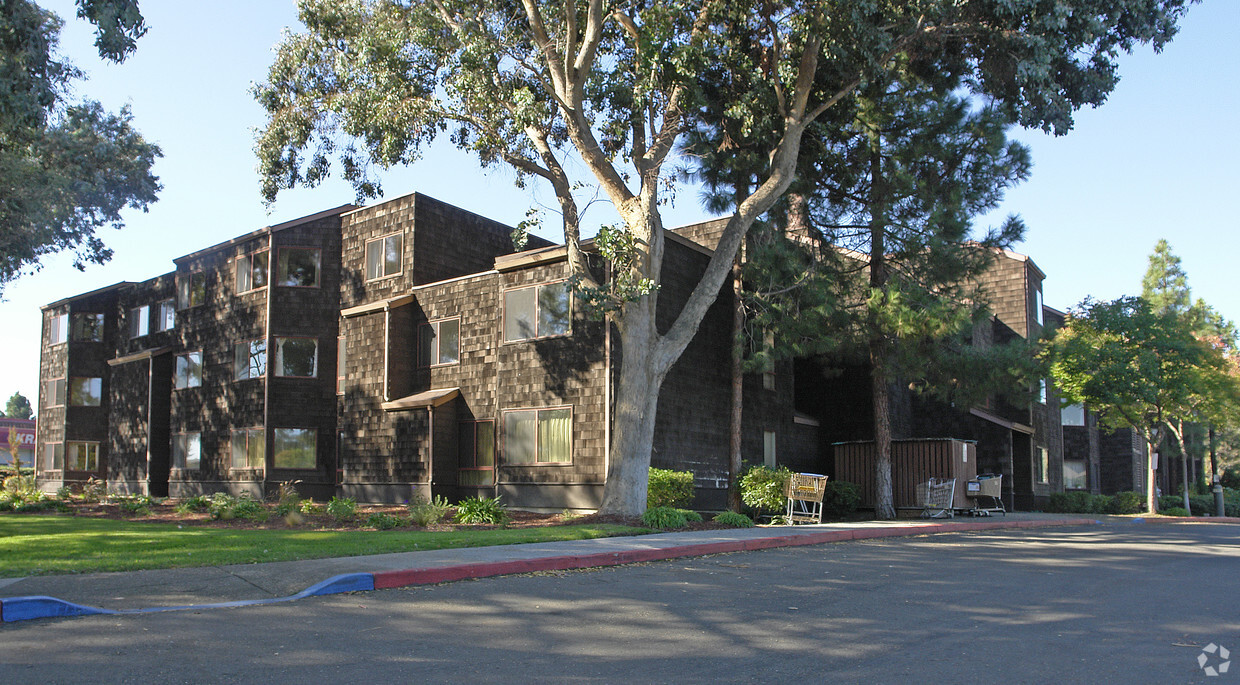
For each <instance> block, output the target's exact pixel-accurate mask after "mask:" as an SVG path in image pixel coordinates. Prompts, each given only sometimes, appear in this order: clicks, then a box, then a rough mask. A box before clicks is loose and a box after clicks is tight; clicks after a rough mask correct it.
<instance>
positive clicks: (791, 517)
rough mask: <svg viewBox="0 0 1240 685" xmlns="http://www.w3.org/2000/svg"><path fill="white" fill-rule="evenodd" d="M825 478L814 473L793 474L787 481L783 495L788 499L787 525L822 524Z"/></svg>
mask: <svg viewBox="0 0 1240 685" xmlns="http://www.w3.org/2000/svg"><path fill="white" fill-rule="evenodd" d="M826 488H827V477H826V476H820V475H818V474H816V473H794V474H792V477H790V478H789V479H788V486H787V488H786V489H785V490H784V495H786V496H787V497H788V508H787V512H786V515H785V518H786V520H787V522H788V524H789V525H795V524H797V523H822V495H823V493H824V492H826Z"/></svg>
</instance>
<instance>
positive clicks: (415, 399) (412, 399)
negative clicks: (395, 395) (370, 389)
mask: <svg viewBox="0 0 1240 685" xmlns="http://www.w3.org/2000/svg"><path fill="white" fill-rule="evenodd" d="M460 394H461V389H460V388H440V389H438V390H426V391H424V392H420V393H418V394H416V395H409V396H408V397H402V398H400V399H398V400H392V401H391V402H384V403H383V404H382V405H380V406H381V407H383V410H384V411H408V410H410V409H423V408H425V407H439V406H442V405H445V404H447V403H448V402H451V401H452V400H454V399H456V396H457V395H460Z"/></svg>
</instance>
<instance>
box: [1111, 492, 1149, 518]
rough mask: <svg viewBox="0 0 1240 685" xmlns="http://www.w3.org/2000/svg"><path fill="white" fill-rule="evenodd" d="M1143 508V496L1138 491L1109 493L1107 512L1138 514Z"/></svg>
mask: <svg viewBox="0 0 1240 685" xmlns="http://www.w3.org/2000/svg"><path fill="white" fill-rule="evenodd" d="M1144 510H1145V497H1143V496H1142V495H1141V494H1140V493H1137V492H1132V491H1126V492H1117V493H1115V494H1114V495H1111V503H1110V506H1109V507H1107V513H1108V514H1139V513H1141V512H1142V511H1144Z"/></svg>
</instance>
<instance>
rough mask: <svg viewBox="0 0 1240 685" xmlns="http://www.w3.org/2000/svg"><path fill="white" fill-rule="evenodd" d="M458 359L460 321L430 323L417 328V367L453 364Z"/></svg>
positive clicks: (450, 320)
mask: <svg viewBox="0 0 1240 685" xmlns="http://www.w3.org/2000/svg"><path fill="white" fill-rule="evenodd" d="M460 359H461V320H460V319H444V320H443V321H432V322H431V323H424V324H422V325H421V326H419V327H418V366H436V365H439V364H455V363H457V362H458V361H460Z"/></svg>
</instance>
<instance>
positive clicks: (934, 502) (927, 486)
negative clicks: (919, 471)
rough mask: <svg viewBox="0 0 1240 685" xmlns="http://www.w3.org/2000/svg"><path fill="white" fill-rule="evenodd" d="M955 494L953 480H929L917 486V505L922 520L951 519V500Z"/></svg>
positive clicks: (953, 514)
mask: <svg viewBox="0 0 1240 685" xmlns="http://www.w3.org/2000/svg"><path fill="white" fill-rule="evenodd" d="M955 494H956V479H955V478H931V479H930V480H928V481H926V482H925V483H918V484H917V503H918V504H920V505H921V516H922V518H952V517H953V516H955V511H954V510H953V509H952V499H953V498H954V497H955Z"/></svg>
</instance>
